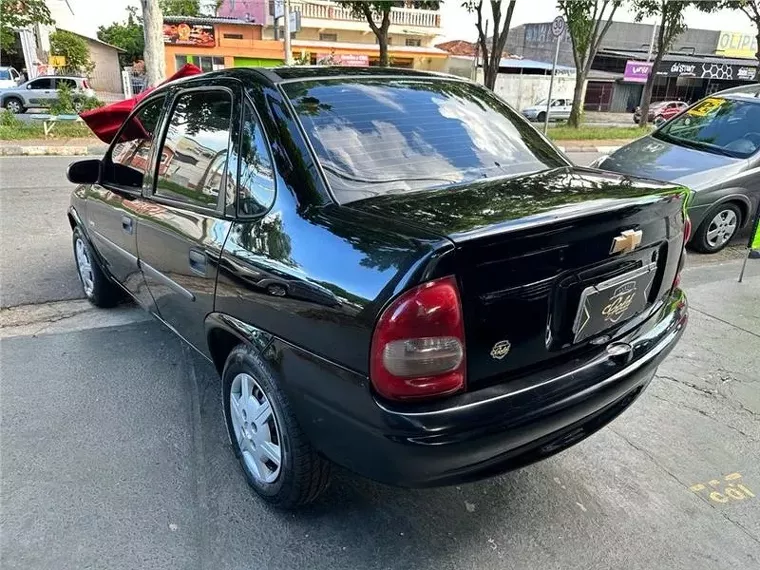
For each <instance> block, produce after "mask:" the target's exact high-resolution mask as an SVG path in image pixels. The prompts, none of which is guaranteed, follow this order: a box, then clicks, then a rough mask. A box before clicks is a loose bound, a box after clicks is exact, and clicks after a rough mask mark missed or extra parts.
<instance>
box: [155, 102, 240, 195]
mask: <svg viewBox="0 0 760 570" xmlns="http://www.w3.org/2000/svg"><path fill="white" fill-rule="evenodd" d="M231 116H232V98H231V97H230V95H229V93H226V92H224V91H206V92H203V91H200V92H198V91H196V92H192V93H188V94H186V95H182V96H180V98H179V99H178V100H177V102H176V104H175V106H174V110H173V111H172V115H171V119H170V123H169V128H168V130H167V134H166V140H165V141H164V146H163V148H162V149H161V152H162V155H163V154H166V156H167V163H168V164H167V166H166V167H165V168H163V172H159V175H158V182H157V184H156V196H162V197H164V198H171V199H172V200H178V201H180V202H185V203H187V204H192V205H193V206H201V207H205V208H216V203H217V200H218V197H219V190H220V188H221V186H222V183H223V182H224V181H225V180H226V183H227V184H228V185H229V184H234V176H227V175H226V165H227V147H228V146H229V141H230V118H231Z"/></svg>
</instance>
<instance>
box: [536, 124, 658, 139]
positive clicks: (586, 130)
mask: <svg viewBox="0 0 760 570" xmlns="http://www.w3.org/2000/svg"><path fill="white" fill-rule="evenodd" d="M651 130H652V129H651V128H646V129H642V128H640V127H636V126H633V127H601V126H594V127H580V128H578V129H573V128H571V127H568V126H565V125H561V126H557V127H549V130H548V132H547V136H548V137H549V138H550V139H552V140H554V141H600V140H619V139H621V140H622V139H627V140H632V139H637V138H639V137H643V136H644V135H645V134H647V133H649V132H651Z"/></svg>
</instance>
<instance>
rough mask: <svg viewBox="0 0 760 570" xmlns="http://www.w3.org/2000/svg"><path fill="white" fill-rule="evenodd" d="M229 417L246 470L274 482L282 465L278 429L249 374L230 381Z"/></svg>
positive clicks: (260, 480) (261, 392) (259, 387)
mask: <svg viewBox="0 0 760 570" xmlns="http://www.w3.org/2000/svg"><path fill="white" fill-rule="evenodd" d="M230 418H231V420H232V428H233V430H234V431H235V438H236V440H237V444H238V447H239V448H240V453H241V454H242V455H243V461H245V464H246V466H247V467H248V471H249V472H250V473H251V475H252V476H253V477H254V478H255V479H256V480H257V481H259V482H261V483H274V482H275V481H276V480H277V477H278V476H279V474H280V468H281V466H282V441H281V439H280V433H281V432H280V428H279V425H278V423H277V417H276V415H275V413H274V410H273V409H272V405H271V404H270V402H269V399H268V398H267V397H266V395H265V394H264V391H263V390H262V389H261V386H259V384H258V382H256V380H255V379H254V378H253V376H251V375H250V374H246V373H244V372H242V373H240V374H238V375H237V376H235V378H234V379H233V380H232V388H231V389H230Z"/></svg>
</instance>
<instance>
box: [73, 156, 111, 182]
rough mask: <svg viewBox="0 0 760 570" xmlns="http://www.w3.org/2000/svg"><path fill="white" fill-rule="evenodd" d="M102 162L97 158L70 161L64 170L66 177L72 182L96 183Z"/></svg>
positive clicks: (98, 179)
mask: <svg viewBox="0 0 760 570" xmlns="http://www.w3.org/2000/svg"><path fill="white" fill-rule="evenodd" d="M102 164H103V163H102V162H101V161H100V160H98V159H97V158H90V159H88V160H78V161H77V162H72V163H71V164H70V165H69V168H68V169H67V170H66V178H68V179H69V182H71V183H73V184H97V183H98V182H99V181H100V170H101V165H102Z"/></svg>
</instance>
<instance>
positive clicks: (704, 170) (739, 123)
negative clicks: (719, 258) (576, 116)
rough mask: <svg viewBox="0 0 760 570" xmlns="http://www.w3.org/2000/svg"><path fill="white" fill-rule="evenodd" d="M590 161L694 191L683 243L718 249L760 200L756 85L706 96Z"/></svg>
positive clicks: (711, 250)
mask: <svg viewBox="0 0 760 570" xmlns="http://www.w3.org/2000/svg"><path fill="white" fill-rule="evenodd" d="M594 166H596V167H598V168H602V169H604V170H611V171H614V172H619V173H623V174H630V175H633V176H641V177H646V178H653V179H656V180H667V181H670V182H673V183H675V184H681V185H683V186H688V187H689V188H691V189H692V190H694V197H693V199H692V201H691V203H690V204H689V217H690V218H691V221H692V223H693V224H694V228H695V230H694V233H693V234H692V238H691V246H692V247H693V248H694V249H696V250H697V251H701V252H704V253H714V252H716V251H720V250H721V249H723V248H724V247H726V246H727V245H728V244H729V243H730V242H731V240H732V239H733V237H734V236H735V235H736V232H737V231H739V230H740V229H741V228H742V227H744V226H746V225H747V224H748V223H749V222H751V221H752V216H753V214H754V212H756V211H757V204H758V201H760V176H758V169H759V168H760V84H757V83H756V84H753V85H747V86H743V87H736V88H733V89H728V90H726V91H721V92H720V93H715V94H713V95H710V96H709V97H707V98H705V99H702V100H701V101H699V102H698V103H696V104H695V105H694V106H692V107H691V108H690V109H688V110H687V111H686V112H685V113H683V114H682V115H680V116H679V117H677V118H675V119H673V120H672V121H670V122H669V123H667V124H665V125H664V126H662V127H661V128H660V129H659V130H656V131H654V132H653V133H652V134H651V135H649V136H646V137H643V138H641V139H639V140H636V141H633V142H632V143H629V144H627V145H626V146H624V147H622V148H620V149H618V150H617V151H615V152H613V153H612V154H611V155H610V156H608V157H603V158H600V159H598V160H597V161H596V162H595V163H594Z"/></svg>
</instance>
